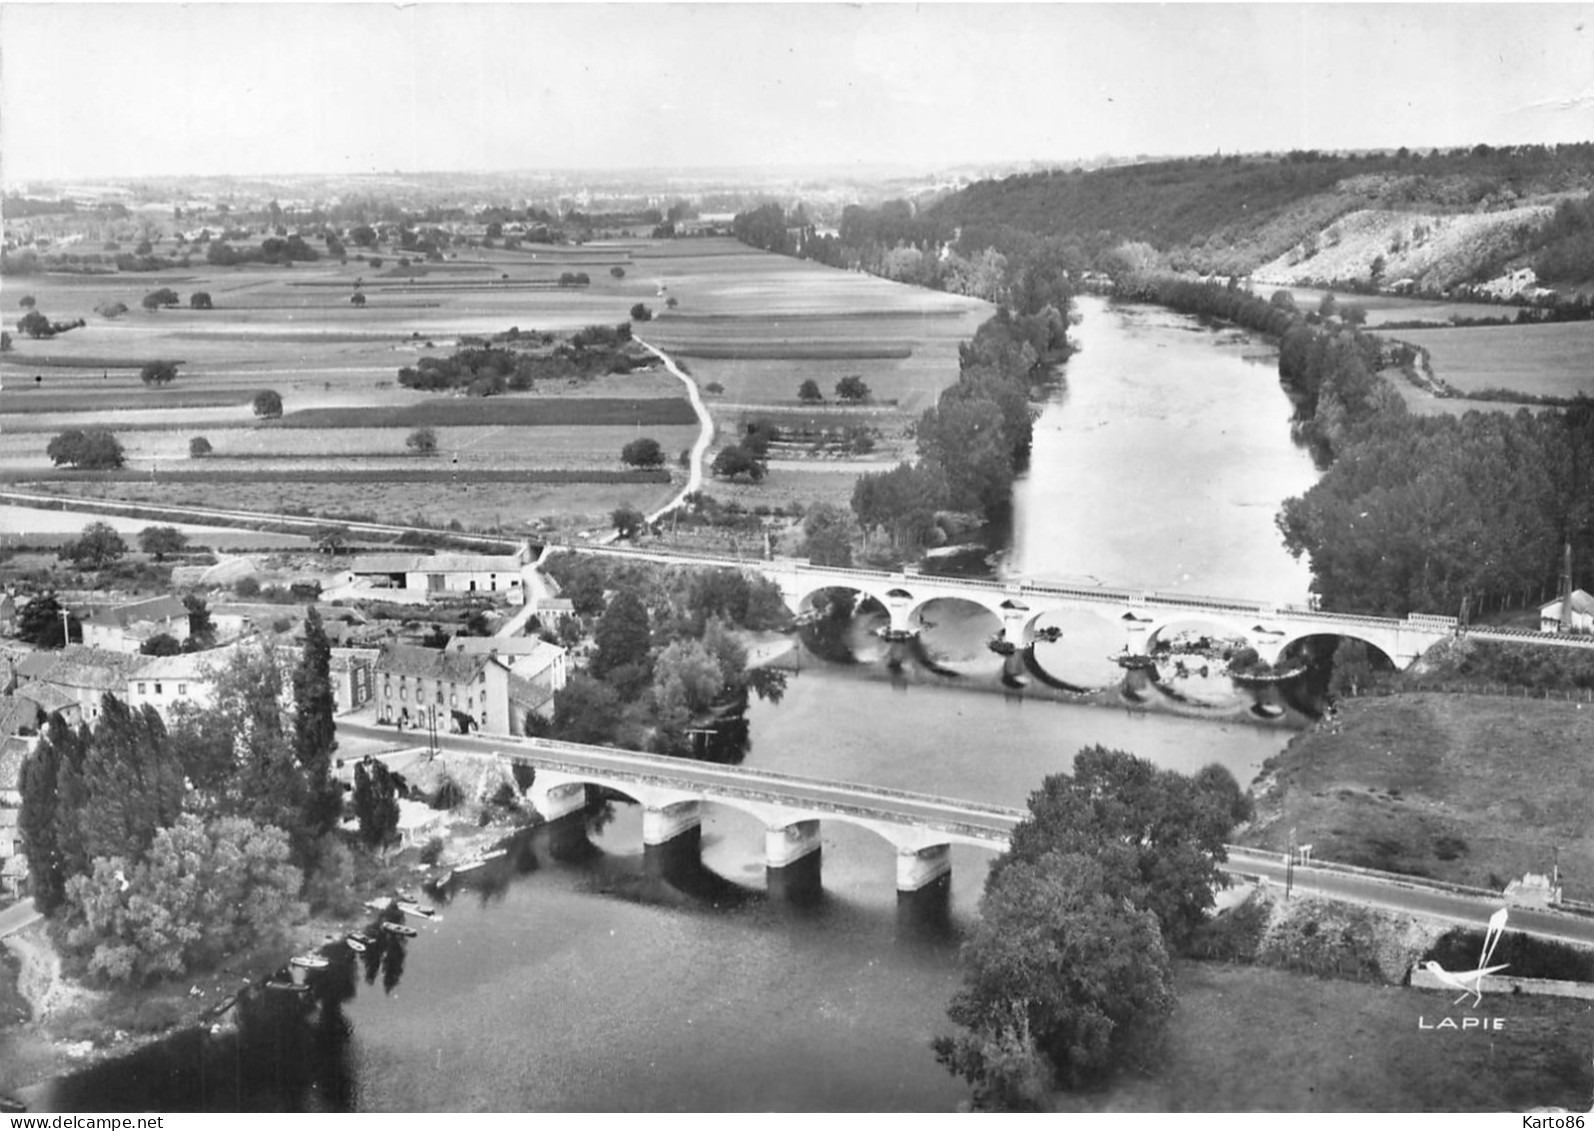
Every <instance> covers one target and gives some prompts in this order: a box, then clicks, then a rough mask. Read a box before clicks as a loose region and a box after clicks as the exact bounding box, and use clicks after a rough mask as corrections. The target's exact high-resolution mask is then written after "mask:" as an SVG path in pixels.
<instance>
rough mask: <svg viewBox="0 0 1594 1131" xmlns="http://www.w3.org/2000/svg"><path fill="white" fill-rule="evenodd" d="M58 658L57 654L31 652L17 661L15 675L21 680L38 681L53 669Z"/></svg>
mask: <svg viewBox="0 0 1594 1131" xmlns="http://www.w3.org/2000/svg"><path fill="white" fill-rule="evenodd" d="M60 658H61V656H60V654H59V653H57V652H33V653H31V654H29V655H27V656H23V657H22V658H21V659H19V660H18V661H17V663H16V668H17V674H18V675H19V676H21V677H22V678H23V679H38V678H39V676H41V675H43V674H44V673H45V672H47V671H49V670H50V669H51V668H53V667H54V666H55V662H56V661H57V660H59V659H60Z"/></svg>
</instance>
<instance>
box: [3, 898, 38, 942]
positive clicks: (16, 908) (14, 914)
mask: <svg viewBox="0 0 1594 1131" xmlns="http://www.w3.org/2000/svg"><path fill="white" fill-rule="evenodd" d="M42 918H44V916H43V915H40V914H39V913H38V911H36V910H35V909H34V907H33V900H31V899H24V900H23V901H22V902H20V903H13V904H12V905H11V906H10V907H7V908H6V909H5V910H4V911H0V939H3V938H5V937H6V936H7V935H14V934H16V933H17V932H18V931H20V930H22V928H24V927H31V926H32V925H33V924H34V923H37V922H38V921H39V920H40V919H42Z"/></svg>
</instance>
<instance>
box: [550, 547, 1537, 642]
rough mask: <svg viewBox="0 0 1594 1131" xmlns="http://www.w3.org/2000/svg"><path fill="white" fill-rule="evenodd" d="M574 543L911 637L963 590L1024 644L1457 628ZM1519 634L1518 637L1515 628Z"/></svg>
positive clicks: (1264, 638)
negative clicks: (867, 610) (1102, 633)
mask: <svg viewBox="0 0 1594 1131" xmlns="http://www.w3.org/2000/svg"><path fill="white" fill-rule="evenodd" d="M559 550H570V551H574V552H577V553H586V554H604V555H610V556H615V557H627V558H632V559H641V560H646V561H654V562H661V563H665V564H669V565H678V566H684V565H697V566H719V567H725V568H732V569H740V570H748V571H753V572H756V573H758V574H761V575H762V576H764V577H767V578H769V579H770V580H771V581H773V582H774V583H775V584H776V585H778V586H779V587H780V592H781V596H782V597H783V598H784V599H785V601H786V605H787V607H788V608H790V609H791V611H792V612H793V613H795V614H799V615H801V614H803V613H808V612H813V611H815V609H816V608H817V606H816V599H818V598H820V596H821V594H824V593H826V592H830V591H835V590H848V591H851V592H853V593H856V594H859V595H860V596H862V597H870V598H873V599H874V600H876V601H878V602H879V603H880V604H881V605H882V606H883V607H884V608H885V610H886V612H887V613H888V614H889V615H890V618H891V619H890V625H889V629H890V631H891V633H893V634H895V635H900V636H903V637H906V636H911V635H912V634H914V633H915V632H917V631H918V630H919V628H921V627H922V626H923V624H924V612H925V609H926V606H928V605H929V604H930V603H931V602H933V601H938V600H947V599H955V600H960V601H965V602H969V603H972V604H975V605H978V606H981V607H982V608H985V609H988V610H989V611H990V612H991V613H993V614H994V615H995V616H996V618H997V619H998V621H999V622H1000V623H1001V625H1002V629H1003V632H1004V633H1005V638H1006V639H1007V640H1009V641H1011V642H1013V643H1014V644H1016V645H1018V646H1020V647H1022V646H1024V645H1027V644H1030V643H1033V642H1034V640H1035V639H1036V638H1037V634H1038V628H1039V625H1038V622H1039V621H1040V619H1041V618H1042V617H1043V616H1045V615H1046V614H1047V613H1055V612H1060V611H1065V610H1066V611H1083V612H1086V613H1089V614H1092V615H1094V616H1095V617H1097V618H1099V619H1100V620H1101V621H1103V622H1104V623H1109V624H1113V625H1116V626H1117V627H1118V629H1119V630H1120V632H1121V639H1122V643H1123V647H1124V648H1125V649H1126V650H1127V651H1128V652H1130V653H1144V652H1148V651H1150V650H1151V648H1152V647H1153V646H1154V645H1155V644H1156V643H1157V642H1158V641H1159V640H1161V639H1164V638H1166V637H1169V636H1171V635H1173V634H1175V633H1178V632H1180V631H1183V630H1187V629H1190V630H1199V631H1201V632H1206V633H1213V632H1215V633H1217V634H1219V635H1222V636H1225V637H1228V638H1232V639H1243V640H1244V641H1245V642H1246V643H1247V644H1248V645H1249V646H1250V647H1252V648H1254V649H1255V650H1256V652H1257V654H1258V656H1259V657H1260V658H1261V659H1262V660H1264V661H1266V662H1267V663H1270V664H1271V663H1276V662H1277V661H1278V658H1279V655H1280V654H1281V653H1282V652H1283V651H1284V649H1285V648H1286V647H1288V646H1289V645H1290V644H1292V643H1295V642H1296V641H1299V640H1302V639H1304V638H1306V637H1308V636H1320V635H1331V636H1347V637H1353V638H1355V639H1357V640H1360V641H1362V642H1363V643H1365V644H1367V645H1369V646H1370V647H1372V648H1375V649H1377V650H1378V651H1380V652H1382V653H1383V654H1384V655H1385V656H1387V657H1388V658H1389V660H1390V662H1391V663H1393V664H1394V665H1395V666H1397V667H1401V668H1404V667H1406V666H1407V665H1409V664H1410V663H1411V662H1412V661H1413V660H1415V659H1416V658H1417V657H1418V656H1420V655H1422V654H1423V653H1424V652H1426V651H1427V650H1428V649H1429V648H1431V647H1432V646H1433V645H1434V644H1437V643H1438V642H1439V641H1441V640H1443V639H1445V638H1446V637H1449V636H1453V635H1455V634H1456V632H1457V631H1458V627H1459V626H1458V624H1457V621H1456V618H1454V617H1442V616H1430V615H1427V614H1423V613H1413V614H1411V615H1409V616H1407V617H1405V618H1403V619H1397V618H1394V617H1372V616H1355V615H1349V614H1344V613H1325V612H1321V611H1319V610H1316V609H1311V608H1307V607H1305V606H1301V605H1278V604H1273V603H1270V602H1266V601H1255V600H1247V599H1245V598H1234V597H1205V596H1197V595H1194V594H1189V593H1159V592H1156V591H1152V590H1145V589H1135V588H1125V587H1119V586H1110V585H1094V584H1090V583H1087V582H1065V581H1034V580H1025V581H993V580H984V579H980V578H967V577H946V576H940V575H934V574H926V573H920V572H917V571H914V570H905V571H902V572H897V573H890V572H884V571H879V570H865V569H842V568H839V567H834V566H816V565H811V564H809V563H807V562H803V561H798V560H795V559H787V558H773V559H747V558H731V557H713V556H709V555H691V554H680V553H673V552H664V551H655V550H649V549H646V548H633V547H622V546H616V545H606V546H597V545H588V544H581V543H571V544H562V543H556V544H550V545H549V547H548V550H547V551H545V552H553V551H559ZM1513 638H1514V639H1515V638H1516V637H1513Z"/></svg>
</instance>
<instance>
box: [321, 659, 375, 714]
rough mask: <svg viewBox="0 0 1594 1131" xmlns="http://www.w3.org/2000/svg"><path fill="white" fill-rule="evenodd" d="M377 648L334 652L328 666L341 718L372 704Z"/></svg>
mask: <svg viewBox="0 0 1594 1131" xmlns="http://www.w3.org/2000/svg"><path fill="white" fill-rule="evenodd" d="M379 653H380V649H377V648H334V649H332V659H331V662H330V664H329V667H330V668H331V673H330V674H331V676H332V694H333V697H334V698H335V699H336V701H337V706H336V708H335V710H336V711H337V713H338V714H340V715H342V714H346V713H347V712H349V711H357V710H359V709H360V708H361V707H363V706H364V705H365V704H367V703H369V702H370V701H371V693H372V689H373V688H374V686H375V676H374V669H375V666H376V657H377V656H378V654H379Z"/></svg>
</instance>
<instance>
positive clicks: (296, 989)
mask: <svg viewBox="0 0 1594 1131" xmlns="http://www.w3.org/2000/svg"><path fill="white" fill-rule="evenodd" d="M266 989H268V990H286V991H287V992H288V993H294V994H306V993H309V992H310V987H309V986H307V985H305V984H304V983H302V982H267V983H266Z"/></svg>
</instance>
